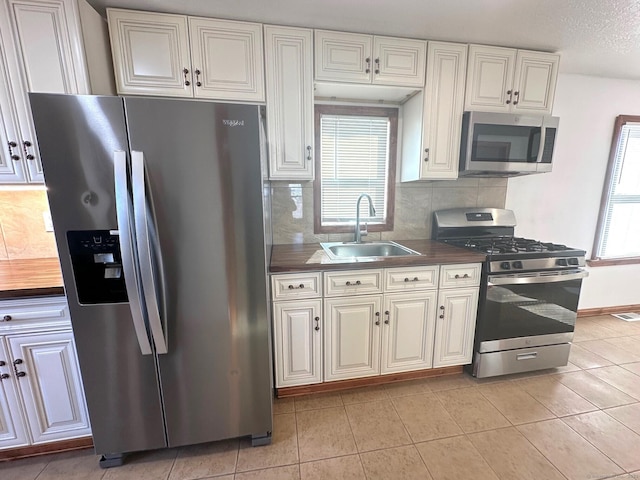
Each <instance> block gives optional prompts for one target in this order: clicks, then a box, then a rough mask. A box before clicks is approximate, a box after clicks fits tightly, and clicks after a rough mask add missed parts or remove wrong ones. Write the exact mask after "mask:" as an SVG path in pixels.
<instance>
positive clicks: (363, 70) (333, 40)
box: [315, 30, 373, 83]
mask: <svg viewBox="0 0 640 480" xmlns="http://www.w3.org/2000/svg"><path fill="white" fill-rule="evenodd" d="M372 40H373V39H372V37H371V35H360V34H356V33H343V32H331V31H326V30H316V31H315V52H316V54H315V62H316V80H322V81H330V82H350V83H371V70H372V65H371V43H372Z"/></svg>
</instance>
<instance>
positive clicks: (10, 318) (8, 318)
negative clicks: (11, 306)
mask: <svg viewBox="0 0 640 480" xmlns="http://www.w3.org/2000/svg"><path fill="white" fill-rule="evenodd" d="M11 320H13V317H12V316H11V315H5V316H4V317H2V321H3V322H10V321H11Z"/></svg>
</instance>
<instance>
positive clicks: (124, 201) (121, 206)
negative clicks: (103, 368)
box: [113, 150, 151, 355]
mask: <svg viewBox="0 0 640 480" xmlns="http://www.w3.org/2000/svg"><path fill="white" fill-rule="evenodd" d="M113 173H114V176H113V178H114V182H115V200H116V221H117V224H118V235H119V237H120V252H121V256H122V271H123V273H124V283H125V287H126V290H127V297H128V299H129V308H130V310H131V318H132V320H133V328H134V330H135V332H136V337H137V338H138V345H139V346H140V351H141V352H142V355H151V343H150V342H149V336H148V335H147V329H146V327H145V324H144V316H143V313H142V302H141V300H140V293H139V291H140V290H139V288H140V287H139V282H138V278H139V277H138V272H137V271H136V260H135V253H134V246H133V244H134V239H133V238H132V234H133V231H134V229H133V225H132V223H133V222H132V218H131V202H130V200H129V189H128V177H127V154H126V152H123V151H121V150H119V151H115V152H113Z"/></svg>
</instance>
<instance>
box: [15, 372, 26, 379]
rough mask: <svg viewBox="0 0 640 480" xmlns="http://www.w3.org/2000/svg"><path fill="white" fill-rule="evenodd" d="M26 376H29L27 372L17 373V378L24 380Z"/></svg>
mask: <svg viewBox="0 0 640 480" xmlns="http://www.w3.org/2000/svg"><path fill="white" fill-rule="evenodd" d="M26 376H27V374H26V372H17V373H16V377H18V378H22V377H26Z"/></svg>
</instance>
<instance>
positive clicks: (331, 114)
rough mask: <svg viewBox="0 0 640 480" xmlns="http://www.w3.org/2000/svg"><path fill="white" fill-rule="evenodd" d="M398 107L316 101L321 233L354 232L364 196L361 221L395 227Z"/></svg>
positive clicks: (377, 228)
mask: <svg viewBox="0 0 640 480" xmlns="http://www.w3.org/2000/svg"><path fill="white" fill-rule="evenodd" d="M397 136H398V109H397V108H378V107H353V106H336V105H316V106H315V144H316V157H315V158H316V175H315V181H314V217H315V218H314V227H315V231H316V233H337V232H353V231H354V225H355V220H356V203H357V200H358V197H359V196H360V195H361V194H363V193H366V194H368V195H369V196H370V197H371V199H372V200H373V206H374V208H375V211H376V215H375V217H373V218H372V217H369V204H368V202H367V200H366V199H363V200H362V202H361V205H360V219H361V220H360V224H361V225H364V223H366V224H367V225H368V227H367V228H368V230H369V231H373V232H379V231H385V230H392V229H393V208H394V194H395V192H394V187H395V169H396V167H395V165H396V148H397Z"/></svg>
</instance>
